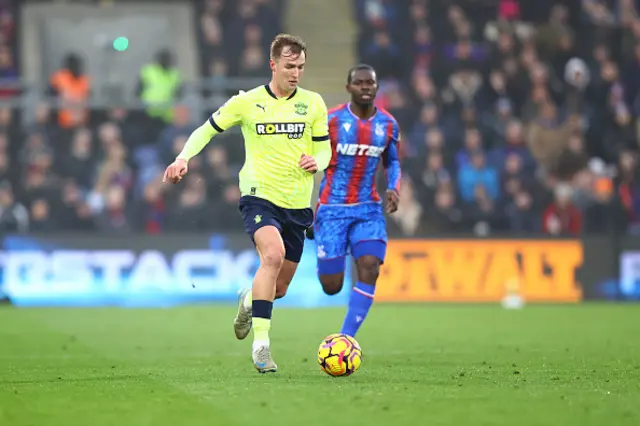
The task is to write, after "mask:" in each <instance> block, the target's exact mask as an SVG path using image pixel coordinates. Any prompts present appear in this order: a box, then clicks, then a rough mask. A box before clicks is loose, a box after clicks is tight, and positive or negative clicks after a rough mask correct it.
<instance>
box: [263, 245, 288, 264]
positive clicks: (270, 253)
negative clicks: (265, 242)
mask: <svg viewBox="0 0 640 426" xmlns="http://www.w3.org/2000/svg"><path fill="white" fill-rule="evenodd" d="M283 262H284V247H283V246H282V245H277V244H273V245H270V246H267V248H266V249H264V251H262V266H264V267H265V268H269V269H276V270H280V268H281V267H282V263H283Z"/></svg>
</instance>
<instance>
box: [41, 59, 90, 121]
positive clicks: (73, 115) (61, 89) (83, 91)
mask: <svg viewBox="0 0 640 426" xmlns="http://www.w3.org/2000/svg"><path fill="white" fill-rule="evenodd" d="M50 83H51V87H53V88H54V89H55V90H56V92H57V93H58V99H59V100H60V101H61V102H62V106H61V107H60V110H59V111H60V112H59V113H58V123H59V124H60V127H62V128H63V129H68V128H72V127H76V126H79V125H83V124H86V122H87V119H88V116H89V114H88V110H87V108H86V102H87V100H88V99H89V91H90V82H89V77H87V76H86V75H80V76H78V77H76V76H74V75H73V74H72V73H71V72H70V71H69V70H66V69H62V70H59V71H56V72H55V73H53V75H52V76H51V80H50Z"/></svg>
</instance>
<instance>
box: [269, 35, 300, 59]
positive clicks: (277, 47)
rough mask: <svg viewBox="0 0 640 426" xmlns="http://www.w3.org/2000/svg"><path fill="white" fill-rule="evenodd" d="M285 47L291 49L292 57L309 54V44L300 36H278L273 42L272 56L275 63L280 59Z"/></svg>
mask: <svg viewBox="0 0 640 426" xmlns="http://www.w3.org/2000/svg"><path fill="white" fill-rule="evenodd" d="M285 47H288V48H289V51H290V52H291V54H292V55H300V54H302V52H304V54H305V55H306V54H307V44H306V43H305V42H304V40H302V39H301V38H300V37H298V36H294V35H291V34H278V35H277V36H276V37H275V38H274V39H273V41H272V42H271V51H270V56H271V59H273V60H274V61H275V60H276V59H280V56H282V51H283V50H284V48H285Z"/></svg>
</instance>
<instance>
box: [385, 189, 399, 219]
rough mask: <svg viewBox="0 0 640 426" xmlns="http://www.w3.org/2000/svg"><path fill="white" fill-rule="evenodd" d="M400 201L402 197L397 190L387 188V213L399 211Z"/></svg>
mask: <svg viewBox="0 0 640 426" xmlns="http://www.w3.org/2000/svg"><path fill="white" fill-rule="evenodd" d="M399 202H400V197H399V196H398V193H397V192H396V191H390V190H387V208H386V210H387V213H395V212H396V211H398V203H399Z"/></svg>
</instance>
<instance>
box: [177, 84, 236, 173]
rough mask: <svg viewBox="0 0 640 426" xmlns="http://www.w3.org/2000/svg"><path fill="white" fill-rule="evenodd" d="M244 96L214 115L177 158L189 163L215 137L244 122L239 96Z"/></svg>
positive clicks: (232, 100) (221, 108)
mask: <svg viewBox="0 0 640 426" xmlns="http://www.w3.org/2000/svg"><path fill="white" fill-rule="evenodd" d="M242 94H244V92H240V93H239V94H238V95H236V96H233V97H232V98H231V99H229V100H228V101H227V102H226V103H225V104H224V105H222V106H221V107H220V108H219V109H218V110H217V111H216V112H215V113H213V114H212V115H211V116H210V117H209V120H208V121H207V122H206V123H204V124H203V125H202V126H200V127H198V128H197V129H196V130H194V131H193V133H191V135H190V136H189V138H188V139H187V142H186V143H185V145H184V147H183V148H182V151H181V152H180V154H178V157H177V158H178V159H183V160H186V161H189V160H190V159H191V158H193V157H195V156H196V155H198V154H199V153H200V151H202V149H203V148H204V147H205V146H207V144H208V143H209V142H210V141H211V139H213V137H214V136H216V135H217V134H220V133H222V132H224V131H225V130H227V129H228V128H230V127H233V126H235V125H237V124H240V123H241V122H242V114H241V112H240V111H242V109H241V107H240V104H241V102H240V98H239V96H240V95H242Z"/></svg>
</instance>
